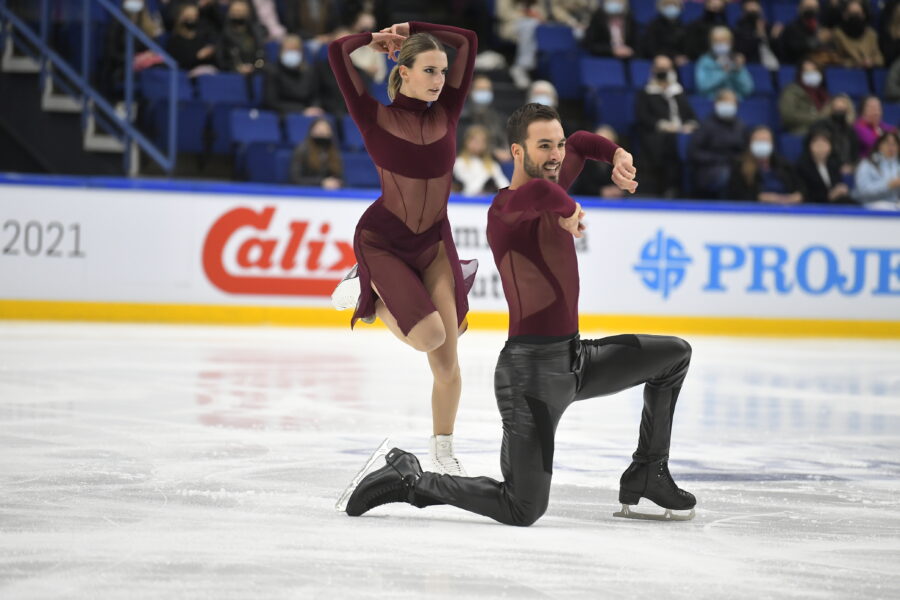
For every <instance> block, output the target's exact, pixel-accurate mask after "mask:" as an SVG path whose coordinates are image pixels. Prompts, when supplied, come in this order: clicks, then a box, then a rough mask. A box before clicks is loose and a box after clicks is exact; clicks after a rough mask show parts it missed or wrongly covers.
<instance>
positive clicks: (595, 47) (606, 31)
mask: <svg viewBox="0 0 900 600" xmlns="http://www.w3.org/2000/svg"><path fill="white" fill-rule="evenodd" d="M636 41H637V25H636V24H635V21H634V17H633V16H631V12H630V11H629V6H628V0H603V3H602V4H601V5H600V7H599V8H598V9H597V10H596V11H595V12H594V14H593V16H592V17H591V23H590V25H588V28H587V31H586V32H585V34H584V47H585V49H586V50H587V51H588V52H590V53H591V54H594V55H596V56H614V57H616V58H631V57H632V56H633V55H634V45H635V42H636Z"/></svg>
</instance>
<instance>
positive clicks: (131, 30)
mask: <svg viewBox="0 0 900 600" xmlns="http://www.w3.org/2000/svg"><path fill="white" fill-rule="evenodd" d="M65 1H67V2H68V1H69V0H65ZM81 1H82V10H81V19H82V23H81V26H82V27H81V36H82V40H81V41H82V51H81V57H80V59H81V60H80V67H81V69H80V70H81V72H80V73H79V72H78V71H77V70H76V68H75V67H74V66H73V65H72V64H70V63H69V61H68V60H66V59H65V58H63V57H62V56H60V55H59V54H58V53H57V52H56V51H55V50H54V49H53V48H52V47H51V46H50V44H49V41H48V40H49V34H50V25H51V20H50V0H40V31H34V29H32V28H31V26H29V24H28V23H26V22H25V21H24V20H23V19H21V18H20V17H19V16H17V15H16V14H15V13H14V12H13V10H12V9H11V8H10V7H9V6H8V2H7V0H0V42H2V43H5V42H6V39H5V37H6V36H7V35H9V36H11V37H12V39H13V43H14V44H15V35H13V34H14V33H15V34H18V35H20V36H21V37H22V38H23V39H24V40H26V41H27V42H28V44H30V45H31V46H32V47H29V46H28V45H27V44H21V45H20V47H19V49H20V50H21V51H23V52H24V53H26V54H29V55H31V57H32V58H33V59H35V60H37V61H38V62H39V63H40V65H41V82H42V84H43V85H46V83H47V78H48V77H52V78H54V81H58V79H57V75H56V73H55V72H54V71H58V72H59V73H60V74H62V75H63V76H64V77H65V79H66V81H65V82H61V83H62V87H63V88H64V89H70V88H69V86H68V85H66V84H71V85H73V86H75V88H76V90H74V94H76V95H78V96H80V97H79V98H78V100H80V101H81V103H82V117H83V124H84V122H86V121H87V119H88V117H89V116H90V115H91V111H93V110H99V112H100V113H102V114H103V116H104V117H106V119H107V120H108V121H109V122H110V123H113V124H115V125H116V126H117V127H118V128H119V129H120V130H121V139H122V141H123V142H124V145H125V152H124V153H123V154H124V156H123V163H124V169H125V173H130V172H131V167H132V165H131V160H132V153H131V152H130V151H129V149H130V148H131V143H132V142H134V143H137V145H138V146H139V147H140V149H141V150H143V151H144V152H146V153H147V155H148V156H149V157H150V158H151V159H153V160H154V161H155V162H156V163H157V164H158V165H159V166H160V168H162V169H163V170H164V171H165V172H166V173H169V174H171V173H172V172H173V171H174V169H175V161H176V158H177V150H176V129H177V126H178V121H177V119H178V110H177V107H178V64H177V63H176V62H175V60H174V59H173V58H172V57H171V56H169V54H168V53H167V52H166V51H165V50H163V48H162V47H161V46H160V45H159V44H157V43H156V42H155V41H153V40H152V39H151V38H150V37H149V36H147V35H146V34H145V33H144V32H143V31H141V30H140V28H138V27H137V26H136V25H134V24H133V23H132V22H131V21H129V20H128V18H127V17H126V16H125V15H124V14H123V13H122V11H121V9H120V8H119V7H118V6H116V4H115V3H113V2H111V1H110V0H81ZM95 7H97V8H101V9H103V10H105V11H106V12H107V13H109V15H110V16H111V17H112V19H114V20H115V21H116V22H118V23H119V24H120V25H121V26H122V27H123V28H124V29H125V69H124V71H125V82H124V83H125V85H124V96H125V98H124V99H125V115H124V116H123V115H121V114H119V112H118V111H117V110H116V109H115V107H114V106H113V104H112V103H111V102H110V101H108V100H107V99H106V98H104V97H103V96H102V95H101V94H100V93H99V92H98V91H97V90H96V89H94V88H93V87H92V86H91V85H90V77H91V73H90V69H91V60H90V57H91V24H92V22H93V21H92V12H93V9H94V8H95ZM135 38H136V39H137V40H138V41H139V42H140V43H142V44H143V45H144V46H145V47H146V48H147V49H148V50H151V51H153V52H155V53H156V54H158V55H159V56H160V58H161V59H162V64H164V65H165V66H166V67H168V68H169V69H170V76H169V97H168V104H169V111H168V123H167V127H168V133H169V135H168V144H167V145H168V148H166V149H165V150H163V149H161V148H158V147H157V146H156V144H154V143H153V142H152V141H151V140H149V139H148V138H147V137H146V136H145V135H144V134H143V133H141V132H140V131H139V130H138V129H137V128H136V127H135V125H134V123H133V120H134V110H133V106H134V96H135V94H134V92H135V90H134V88H135V81H134V70H133V69H132V64H133V61H134V54H135V53H134V45H135ZM35 52H36V55H35ZM49 67H52V70H51V69H50V68H49Z"/></svg>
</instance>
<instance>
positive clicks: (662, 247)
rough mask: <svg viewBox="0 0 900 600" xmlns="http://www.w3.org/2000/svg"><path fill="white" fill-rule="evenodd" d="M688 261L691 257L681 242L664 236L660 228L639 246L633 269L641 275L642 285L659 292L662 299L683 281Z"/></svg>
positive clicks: (666, 297)
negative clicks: (636, 261) (638, 259)
mask: <svg viewBox="0 0 900 600" xmlns="http://www.w3.org/2000/svg"><path fill="white" fill-rule="evenodd" d="M690 262H691V257H690V256H688V255H687V254H686V253H685V251H684V246H682V245H681V242H679V241H678V240H676V239H675V238H673V237H666V235H665V233H663V230H662V229H660V230H659V231H657V232H656V237H654V238H652V239H651V240H650V241H649V242H647V243H646V244H644V246H643V248H641V258H640V261H639V262H638V263H637V264H636V265H634V270H635V271H636V272H637V273H638V274H639V275H640V276H641V281H643V282H644V285H646V286H647V287H648V288H650V289H651V290H653V291H654V292H659V293H661V294H662V297H663V299H668V297H669V293H670V292H671V291H672V290H674V289H675V288H677V287H678V286H679V285H681V283H682V282H683V281H684V275H685V273H686V272H687V265H689V264H690Z"/></svg>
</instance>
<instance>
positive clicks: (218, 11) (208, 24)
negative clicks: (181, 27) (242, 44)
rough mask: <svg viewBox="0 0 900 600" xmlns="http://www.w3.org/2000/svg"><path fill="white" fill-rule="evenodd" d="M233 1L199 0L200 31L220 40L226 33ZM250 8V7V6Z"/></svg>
mask: <svg viewBox="0 0 900 600" xmlns="http://www.w3.org/2000/svg"><path fill="white" fill-rule="evenodd" d="M230 6H231V0H197V8H199V9H200V24H199V28H200V31H202V32H204V33H206V34H208V35H210V36H212V37H215V38H218V37H220V36H221V35H222V33H223V32H224V31H225V26H226V25H227V21H228V9H229V7H230ZM248 8H249V5H248Z"/></svg>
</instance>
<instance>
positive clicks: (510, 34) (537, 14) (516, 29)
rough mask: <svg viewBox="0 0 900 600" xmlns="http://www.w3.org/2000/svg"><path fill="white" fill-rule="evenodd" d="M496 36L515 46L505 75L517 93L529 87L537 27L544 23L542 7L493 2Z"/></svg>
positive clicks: (515, 0)
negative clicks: (514, 52) (494, 5)
mask: <svg viewBox="0 0 900 600" xmlns="http://www.w3.org/2000/svg"><path fill="white" fill-rule="evenodd" d="M496 12H497V22H498V25H497V32H498V35H499V36H500V37H501V38H503V39H504V40H506V41H508V42H512V43H514V44H515V45H516V57H515V59H514V61H513V65H512V67H510V69H509V75H510V77H511V78H512V80H513V84H514V85H515V86H516V87H517V88H519V89H520V90H524V89H525V88H527V87H528V86H529V85H531V75H530V74H529V72H530V71H532V70H533V69H534V68H535V67H536V66H537V37H536V33H535V32H536V31H537V27H538V25H540V24H541V23H543V22H544V21H546V20H547V15H546V13H545V12H544V8H543V5H542V3H539V2H534V1H530V2H521V1H518V0H497V4H496Z"/></svg>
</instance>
